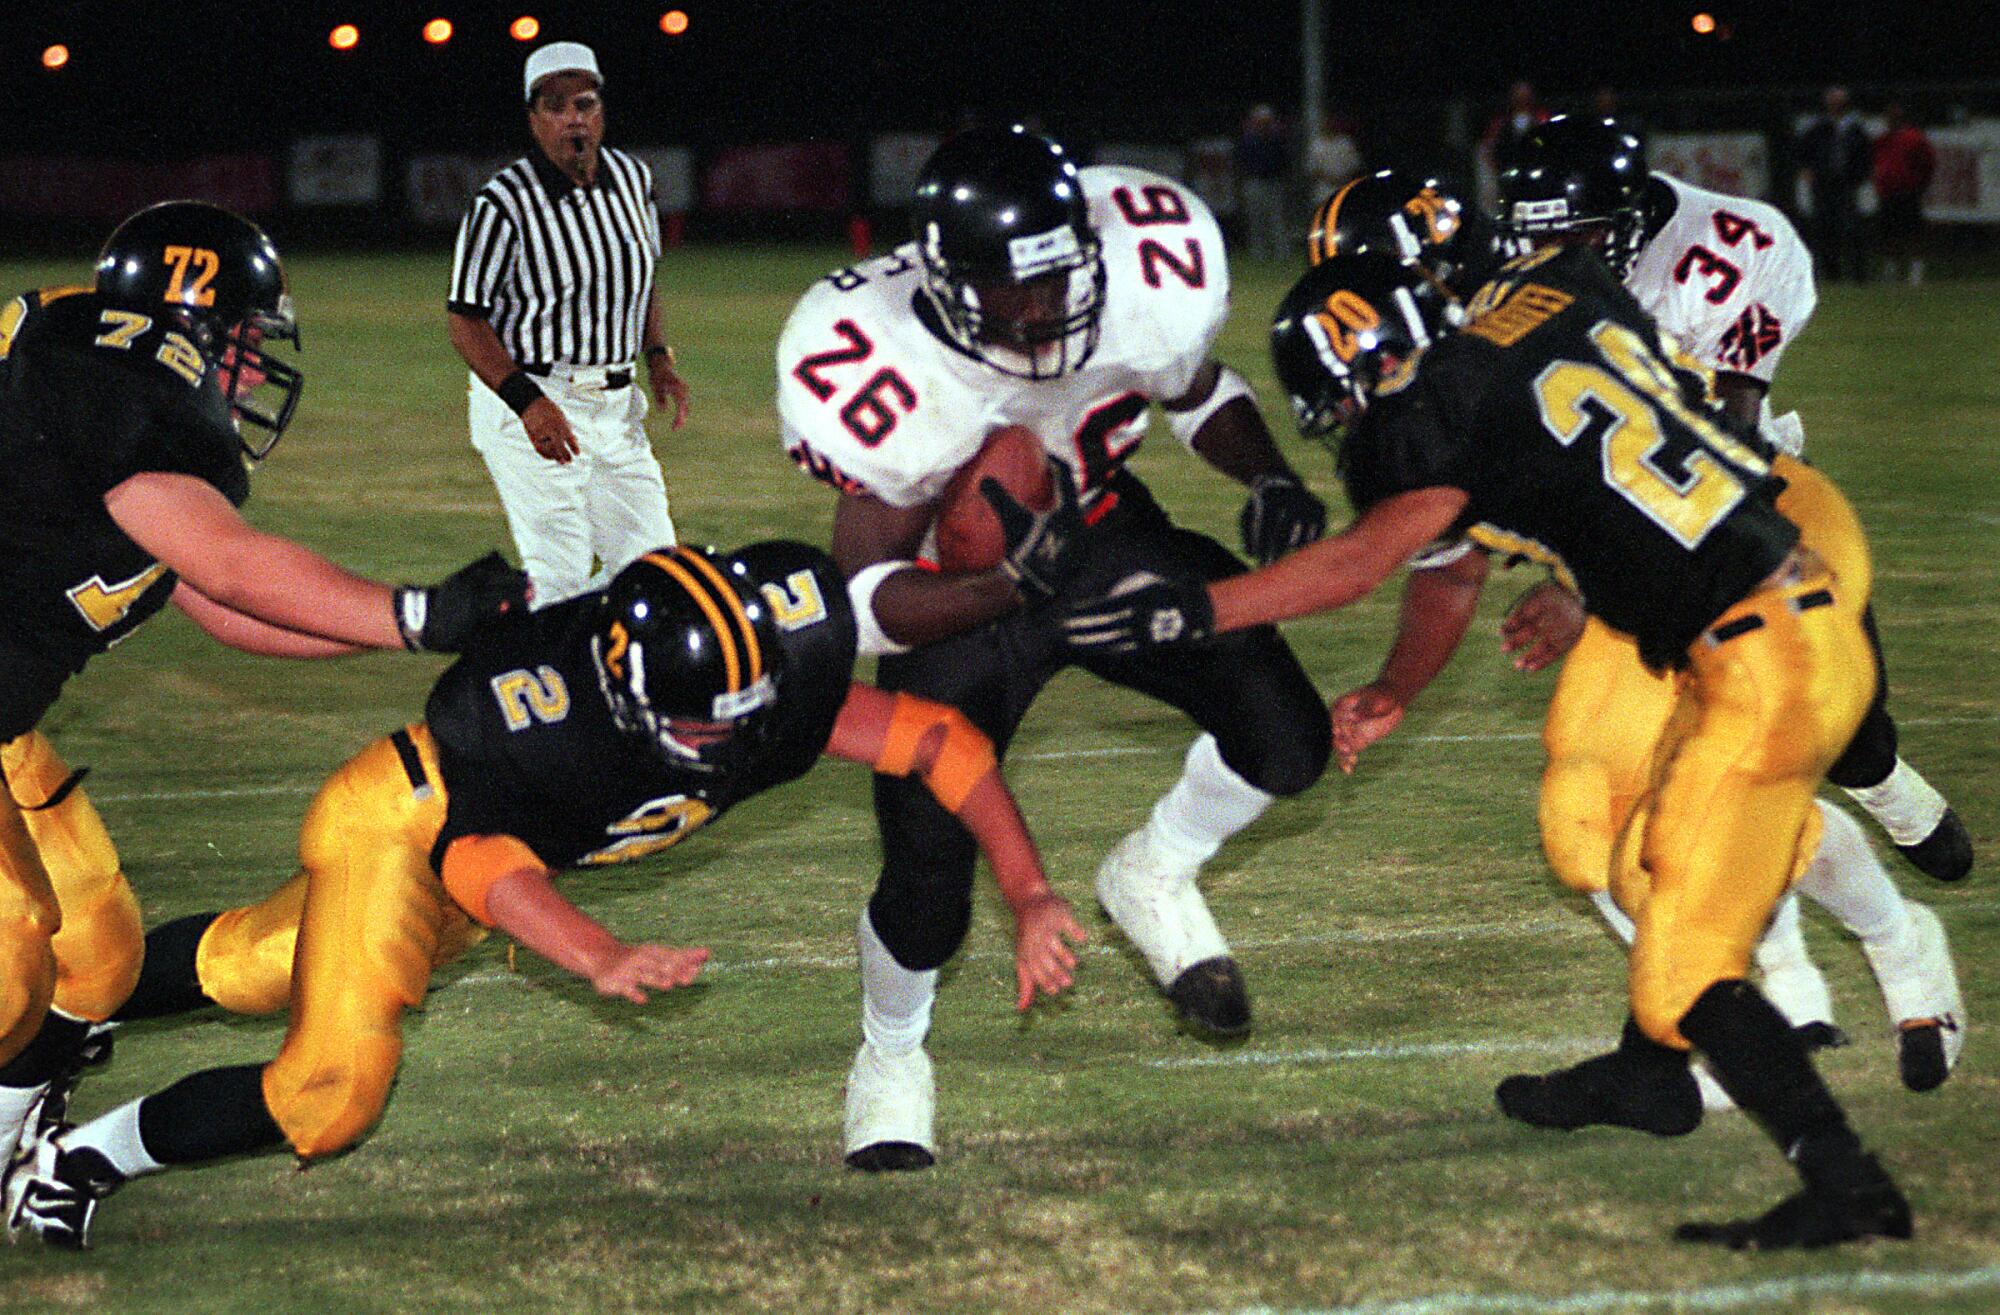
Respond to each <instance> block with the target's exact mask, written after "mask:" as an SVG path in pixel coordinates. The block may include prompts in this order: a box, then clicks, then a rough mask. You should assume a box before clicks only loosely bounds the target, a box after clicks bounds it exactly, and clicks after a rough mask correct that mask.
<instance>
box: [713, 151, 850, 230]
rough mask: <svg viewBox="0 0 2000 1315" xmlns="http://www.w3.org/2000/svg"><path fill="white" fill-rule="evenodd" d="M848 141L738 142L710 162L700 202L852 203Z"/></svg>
mask: <svg viewBox="0 0 2000 1315" xmlns="http://www.w3.org/2000/svg"><path fill="white" fill-rule="evenodd" d="M848 196H849V189H848V161H847V145H846V143H844V142H792V143H788V144H784V145H778V146H738V147H734V148H732V149H730V150H726V151H723V152H722V153H721V154H719V155H717V156H716V157H715V159H714V160H713V161H711V162H710V163H709V166H708V171H707V173H706V174H705V175H704V176H703V178H702V186H701V204H702V207H703V208H704V209H708V210H823V211H827V212H829V213H832V214H839V213H842V212H843V211H845V210H846V209H847V208H848Z"/></svg>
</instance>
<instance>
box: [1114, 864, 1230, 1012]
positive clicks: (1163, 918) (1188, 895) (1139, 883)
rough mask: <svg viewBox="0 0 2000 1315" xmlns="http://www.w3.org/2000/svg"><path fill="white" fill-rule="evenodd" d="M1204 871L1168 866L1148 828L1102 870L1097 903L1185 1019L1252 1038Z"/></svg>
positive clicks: (1175, 865) (1197, 867)
mask: <svg viewBox="0 0 2000 1315" xmlns="http://www.w3.org/2000/svg"><path fill="white" fill-rule="evenodd" d="M1200 871H1201V865H1200V864H1199V863H1188V862H1185V861H1175V860H1172V859H1162V858H1161V857H1160V856H1159V855H1158V853H1157V852H1156V851H1155V850H1154V848H1153V846H1152V845H1151V844H1150V843H1149V842H1148V840H1147V836H1146V831H1145V829H1144V828H1143V827H1142V828H1140V829H1139V830H1137V831H1134V832H1133V833H1132V834H1131V835H1128V836H1126V837H1125V838H1124V839H1123V840H1121V841H1119V842H1118V843H1117V844H1116V845H1114V846H1113V847H1112V849H1111V852H1110V853H1109V854H1107V855H1105V856H1104V861H1103V862H1102V863H1100V864H1098V867H1097V902H1098V903H1099V904H1100V905H1102V906H1103V908H1104V911H1105V912H1106V913H1107V914H1109V915H1110V916H1111V920H1112V921H1113V922H1115V923H1117V924H1118V929H1119V930H1120V931H1122V932H1124V933H1125V935H1126V938H1127V939H1129V940H1130V941H1131V942H1132V944H1133V945H1134V946H1135V947H1137V949H1138V951H1139V953H1140V954H1142V955H1144V956H1145V958H1146V965H1147V967H1149V968H1151V969H1152V970H1153V977H1154V980H1156V981H1158V982H1159V984H1160V986H1161V988H1162V989H1164V990H1165V991H1166V993H1167V998H1168V999H1170V1000H1172V1001H1173V1003H1174V1007H1175V1008H1176V1009H1177V1010H1179V1011H1180V1015H1181V1017H1182V1018H1184V1019H1186V1020H1187V1021H1188V1022H1190V1023H1192V1024H1194V1025H1195V1026H1196V1027H1199V1028H1201V1029H1203V1030H1205V1031H1208V1032H1212V1033H1214V1034H1216V1035H1218V1036H1238V1035H1241V1034H1242V1033H1244V1032H1247V1031H1249V1030H1250V998H1249V995H1248V993H1247V992H1246V991H1245V990H1244V988H1243V976H1242V973H1241V972H1239V971H1238V969H1237V967H1236V961H1235V960H1234V959H1232V958H1230V957H1229V942H1227V941H1225V940H1224V939H1223V938H1222V929H1221V928H1220V927H1217V926H1216V925H1215V916H1214V915H1213V914H1211V913H1210V912H1209V911H1208V902H1207V901H1206V900H1204V899H1202V897H1201V888H1200V887H1199V886H1197V885H1196V884H1195V877H1196V876H1197V874H1199V873H1200Z"/></svg>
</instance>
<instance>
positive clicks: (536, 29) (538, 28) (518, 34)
mask: <svg viewBox="0 0 2000 1315" xmlns="http://www.w3.org/2000/svg"><path fill="white" fill-rule="evenodd" d="M507 34H508V35H509V36H511V37H513V38H514V39H515V40H516V41H533V40H534V39H535V38H536V37H538V36H540V35H541V34H542V24H541V20H540V19H538V18H536V17H535V16H534V15H533V14H523V15H521V16H520V17H519V18H517V19H515V20H514V22H513V23H512V24H511V25H510V26H509V27H508V28H507Z"/></svg>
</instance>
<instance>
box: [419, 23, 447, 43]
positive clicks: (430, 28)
mask: <svg viewBox="0 0 2000 1315" xmlns="http://www.w3.org/2000/svg"><path fill="white" fill-rule="evenodd" d="M424 40H425V41H428V42H430V44H432V45H434V46H441V45H443V44H444V43H445V42H447V41H449V40H451V20H450V19H449V18H433V19H432V20H431V21H430V22H428V23H426V24H424Z"/></svg>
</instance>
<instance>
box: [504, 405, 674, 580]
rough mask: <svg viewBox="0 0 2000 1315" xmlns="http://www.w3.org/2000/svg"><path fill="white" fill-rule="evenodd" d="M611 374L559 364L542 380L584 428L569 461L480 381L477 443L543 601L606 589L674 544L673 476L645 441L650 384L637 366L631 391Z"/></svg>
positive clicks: (577, 429) (575, 427)
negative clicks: (538, 443) (538, 441)
mask: <svg viewBox="0 0 2000 1315" xmlns="http://www.w3.org/2000/svg"><path fill="white" fill-rule="evenodd" d="M604 375H605V371H604V370H603V369H601V368H585V367H576V368H566V367H563V366H557V367H555V369H554V370H553V371H552V372H551V373H549V374H547V375H544V376H541V377H539V378H537V379H536V380H535V382H536V384H538V385H539V386H540V387H541V389H542V391H543V392H544V393H546V394H548V397H549V400H550V401H552V402H554V403H555V404H556V405H557V406H558V407H561V408H562V413H563V416H564V417H565V418H566V419H568V421H569V427H570V429H571V430H572V431H573V432H574V433H575V434H576V443H577V449H578V450H577V454H576V456H575V458H574V459H573V460H571V461H570V463H569V464H568V465H566V466H563V465H557V464H556V463H555V462H553V461H550V460H549V459H548V458H546V457H544V456H542V455H541V454H540V453H538V452H536V451H535V447H534V444H532V443H530V442H529V441H528V433H527V430H526V429H524V428H523V427H522V425H521V418H520V417H519V416H517V415H515V414H514V413H513V411H511V410H510V409H508V406H507V404H506V403H505V402H503V401H501V400H500V399H499V397H498V396H496V395H495V394H494V393H493V391H492V390H491V389H489V388H488V387H487V386H486V385H485V384H483V383H481V382H479V380H478V378H477V377H476V376H475V377H473V378H472V381H471V388H470V401H469V404H468V412H469V418H470V421H471V427H472V446H473V447H474V448H476V449H477V450H478V452H479V455H480V457H481V458H483V459H484V460H485V462H486V469H487V470H488V471H489V472H491V474H492V476H493V485H494V487H495V488H496V489H498V490H499V491H500V505H501V506H502V507H503V508H505V509H506V512H507V528H508V529H509V530H510V531H512V532H513V535H514V546H515V547H516V548H517V549H518V550H519V551H520V554H521V566H522V568H523V569H524V570H526V571H527V573H528V578H529V580H531V581H532V582H533V583H534V586H535V602H534V605H535V606H536V607H538V608H539V607H546V606H548V605H549V604H550V603H556V602H561V601H562V600H563V599H565V598H574V597H575V596H576V595H578V594H580V593H585V592H587V591H589V590H591V589H596V588H600V587H601V586H602V585H603V584H604V583H605V582H606V581H607V580H609V579H610V578H611V576H612V575H613V574H615V573H616V572H617V571H618V570H619V568H620V567H622V566H624V565H625V564H626V563H627V562H630V561H631V560H633V559H634V558H636V557H638V556H639V555H640V554H642V553H646V552H650V551H651V550H652V549H654V548H657V547H660V546H661V545H662V544H670V543H673V542H674V541H675V540H674V522H673V517H672V516H671V515H670V514H669V513H668V511H667V485H666V479H665V477H664V476H663V475H662V474H661V472H660V463H659V460H658V459H657V458H656V457H654V455H653V445H652V443H651V442H650V441H648V440H647V438H646V424H645V421H646V412H647V410H648V409H649V405H648V402H647V400H646V390H645V388H644V387H642V386H641V385H640V383H639V382H638V375H637V372H636V371H635V372H634V375H633V382H632V383H629V384H627V385H626V386H625V387H623V388H614V389H606V388H605V387H604ZM593 564H594V565H593Z"/></svg>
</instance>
